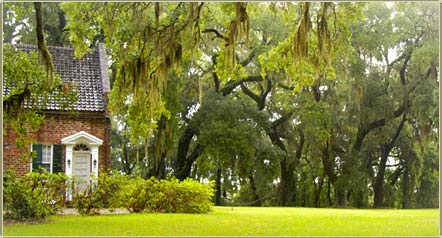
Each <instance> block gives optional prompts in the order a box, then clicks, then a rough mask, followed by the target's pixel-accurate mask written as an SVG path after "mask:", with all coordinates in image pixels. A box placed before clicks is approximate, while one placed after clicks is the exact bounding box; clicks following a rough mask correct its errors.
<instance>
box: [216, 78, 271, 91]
mask: <svg viewBox="0 0 442 238" xmlns="http://www.w3.org/2000/svg"><path fill="white" fill-rule="evenodd" d="M259 81H262V77H261V75H251V76H249V77H247V78H244V79H240V80H232V81H230V82H229V83H227V85H226V86H224V87H223V88H222V89H220V92H221V93H222V94H223V95H224V96H226V95H228V94H230V93H231V92H232V91H233V90H234V89H235V88H236V87H238V86H239V85H241V84H242V83H244V82H259Z"/></svg>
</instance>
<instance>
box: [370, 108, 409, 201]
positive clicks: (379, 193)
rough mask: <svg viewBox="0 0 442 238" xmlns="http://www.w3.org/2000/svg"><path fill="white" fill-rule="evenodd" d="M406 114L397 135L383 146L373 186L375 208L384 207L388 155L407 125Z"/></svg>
mask: <svg viewBox="0 0 442 238" xmlns="http://www.w3.org/2000/svg"><path fill="white" fill-rule="evenodd" d="M406 115H407V114H406V113H404V115H403V116H402V119H401V122H400V123H399V126H398V128H397V129H396V132H395V134H394V135H393V137H392V138H391V140H390V142H389V143H384V144H382V145H381V161H380V162H379V167H378V173H377V175H376V178H375V183H374V185H373V193H374V204H373V206H374V207H381V206H383V205H384V177H385V168H386V166H387V160H388V155H390V152H391V150H392V149H393V147H394V144H395V142H396V140H397V139H398V137H399V135H400V133H401V131H402V128H403V127H404V125H405V121H406V120H407V117H406Z"/></svg>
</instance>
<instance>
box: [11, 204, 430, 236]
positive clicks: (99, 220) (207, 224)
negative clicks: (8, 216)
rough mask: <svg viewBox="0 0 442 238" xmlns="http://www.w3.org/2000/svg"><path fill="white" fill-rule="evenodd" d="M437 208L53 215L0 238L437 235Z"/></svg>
mask: <svg viewBox="0 0 442 238" xmlns="http://www.w3.org/2000/svg"><path fill="white" fill-rule="evenodd" d="M438 214H439V211H438V210H437V209H419V210H418V209H415V210H393V209H379V210H378V209H360V210H358V209H326V208H250V207H235V208H231V207H215V208H214V210H213V211H212V212H210V213H208V214H147V213H143V214H127V215H101V216H90V217H82V216H75V215H66V216H53V217H51V218H50V219H49V220H48V221H47V222H46V223H43V224H35V225H31V224H9V225H4V229H3V232H4V234H3V235H4V236H438V233H439V222H438V221H439V220H438Z"/></svg>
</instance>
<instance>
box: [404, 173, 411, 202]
mask: <svg viewBox="0 0 442 238" xmlns="http://www.w3.org/2000/svg"><path fill="white" fill-rule="evenodd" d="M410 207H411V193H410V174H409V172H408V169H406V168H405V169H404V173H403V174H402V208H403V209H407V208H410Z"/></svg>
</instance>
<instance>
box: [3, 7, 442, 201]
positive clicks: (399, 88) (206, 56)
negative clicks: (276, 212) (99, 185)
mask: <svg viewBox="0 0 442 238" xmlns="http://www.w3.org/2000/svg"><path fill="white" fill-rule="evenodd" d="M42 9H43V10H44V9H46V10H44V11H43V21H44V22H46V24H44V32H45V33H46V43H47V44H49V45H50V44H63V45H71V46H73V47H75V48H76V56H77V57H79V56H81V55H83V54H84V53H86V52H88V51H89V50H91V49H92V48H94V47H96V46H97V43H99V42H104V43H105V44H106V47H107V53H108V55H109V62H110V69H111V80H112V82H111V84H112V93H111V95H110V106H109V109H110V111H111V113H112V118H113V122H114V123H113V124H114V133H113V145H112V151H113V153H112V155H113V166H114V168H116V169H118V170H120V171H121V172H123V173H127V174H138V175H142V176H144V177H150V176H155V177H157V178H165V177H167V176H175V177H177V178H178V179H185V178H188V177H191V178H194V179H196V180H200V181H205V180H213V181H215V186H216V196H215V203H216V204H219V205H222V204H237V205H255V206H268V205H280V206H316V207H325V206H354V207H369V206H374V207H383V206H388V207H402V208H408V207H437V206H438V200H437V197H438V196H437V189H435V188H437V185H438V173H439V172H438V163H437V161H438V160H437V154H438V147H437V141H438V122H439V119H438V114H439V112H438V110H439V109H438V103H437V102H438V101H437V99H438V96H439V95H438V84H439V67H438V64H437V62H438V61H439V55H438V52H439V51H438V50H437V47H438V40H439V39H438V32H439V25H438V23H439V13H438V11H437V10H436V9H437V5H436V3H429V2H426V3H418V2H416V3H402V2H401V3H391V4H390V3H389V4H386V3H374V2H373V3H351V2H337V3H336V2H250V3H246V2H192V3H190V2H188V3H187V2H185V3H179V2H108V3H105V2H81V3H74V2H65V3H61V4H59V3H43V4H42ZM5 11H6V14H5V17H6V21H5V22H6V34H5V41H6V42H12V39H15V40H16V41H18V42H25V41H26V39H27V37H28V32H31V31H34V27H33V26H32V25H33V24H34V23H33V22H32V21H31V20H23V19H26V16H27V14H29V8H28V7H27V5H26V4H22V5H14V4H11V5H8V7H7V8H5ZM28 18H29V17H28ZM29 19H31V18H29ZM19 26H22V27H19ZM18 38H19V39H18ZM17 39H18V40H17ZM66 39H69V42H68V43H66ZM31 43H33V42H31ZM36 93H38V92H36ZM424 194H426V195H424Z"/></svg>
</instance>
